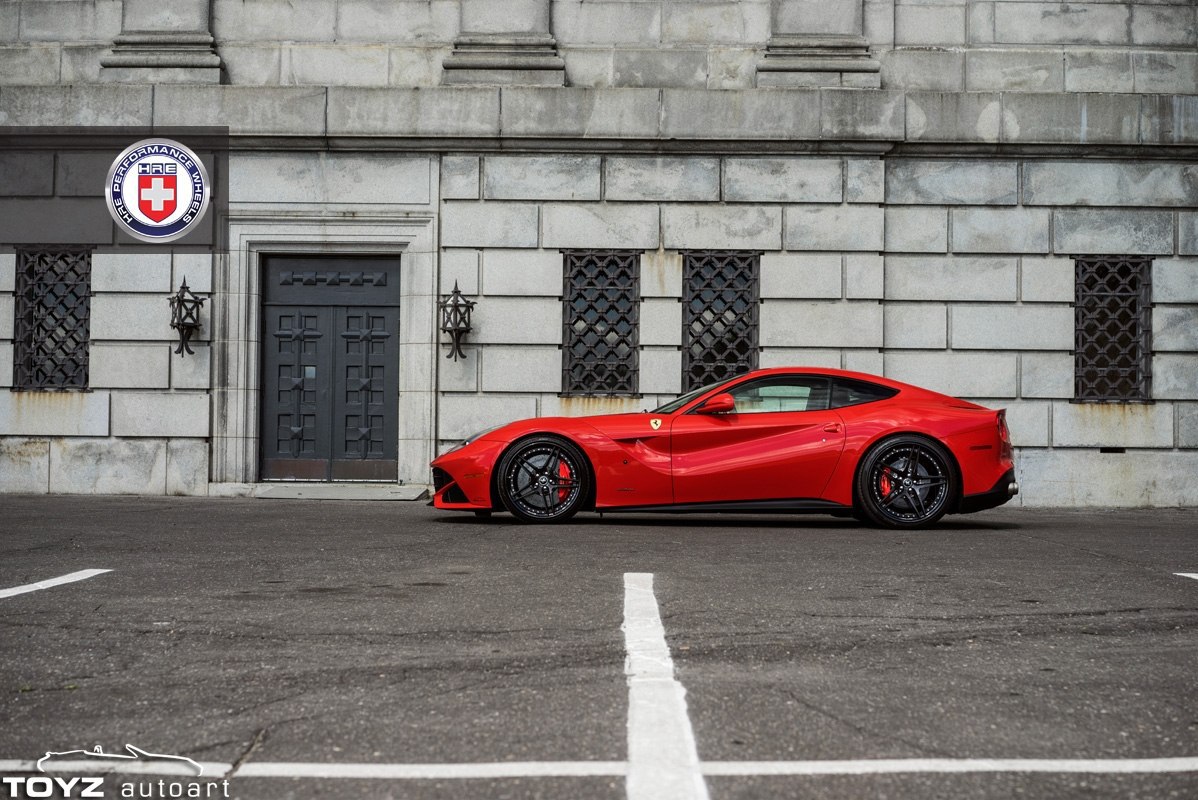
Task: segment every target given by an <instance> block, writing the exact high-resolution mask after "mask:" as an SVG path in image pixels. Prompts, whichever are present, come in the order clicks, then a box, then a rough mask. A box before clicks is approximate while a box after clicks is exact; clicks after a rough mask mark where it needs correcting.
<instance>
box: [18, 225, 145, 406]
mask: <svg viewBox="0 0 1198 800" xmlns="http://www.w3.org/2000/svg"><path fill="white" fill-rule="evenodd" d="M16 289H17V296H16V309H15V311H16V313H15V317H16V325H15V342H14V344H15V353H14V358H13V372H14V375H13V388H14V389H33V390H47V389H86V388H87V371H88V329H89V326H90V322H91V319H90V318H91V251H90V250H85V249H81V248H65V247H59V248H54V249H42V250H21V251H18V253H17V282H16ZM164 313H165V312H164Z"/></svg>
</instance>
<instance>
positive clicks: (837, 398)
mask: <svg viewBox="0 0 1198 800" xmlns="http://www.w3.org/2000/svg"><path fill="white" fill-rule="evenodd" d="M896 394H898V389H891V388H889V387H886V386H879V385H878V384H876V383H867V382H865V381H855V380H852V379H849V378H836V379H834V380H833V381H832V408H845V407H846V406H859V405H861V404H862V403H872V402H874V401H875V400H885V399H886V398H888V397H894V396H895V395H896Z"/></svg>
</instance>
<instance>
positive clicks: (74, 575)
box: [0, 569, 112, 599]
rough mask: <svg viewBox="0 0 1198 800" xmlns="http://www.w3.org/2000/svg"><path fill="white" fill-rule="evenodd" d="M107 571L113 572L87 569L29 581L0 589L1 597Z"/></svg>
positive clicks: (80, 579)
mask: <svg viewBox="0 0 1198 800" xmlns="http://www.w3.org/2000/svg"><path fill="white" fill-rule="evenodd" d="M105 572H112V570H110V569H85V570H80V571H79V572H72V573H71V574H69V575H63V576H61V577H58V578H51V579H50V580H47V581H39V582H38V583H27V584H25V585H24V586H14V587H12V588H11V589H0V599H2V598H5V597H12V596H14V595H18V594H25V593H26V592H36V591H38V590H40V589H49V588H50V587H51V586H61V585H62V584H64V583H74V582H75V581H85V580H87V579H88V578H94V577H96V576H97V575H103V574H104V573H105Z"/></svg>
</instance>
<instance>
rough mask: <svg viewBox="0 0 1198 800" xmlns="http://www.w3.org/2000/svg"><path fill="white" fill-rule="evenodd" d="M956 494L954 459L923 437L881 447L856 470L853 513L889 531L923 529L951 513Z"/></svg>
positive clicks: (901, 438)
mask: <svg viewBox="0 0 1198 800" xmlns="http://www.w3.org/2000/svg"><path fill="white" fill-rule="evenodd" d="M956 492H957V478H956V473H955V472H954V469H953V465H952V459H951V457H950V456H949V455H948V453H947V452H946V451H945V449H944V448H943V447H942V446H941V445H939V444H938V443H936V442H933V441H931V440H930V439H925V438H923V437H921V436H897V437H894V438H892V439H887V440H885V441H883V442H880V443H879V444H877V445H876V446H875V447H874V448H873V449H872V450H870V451H869V453H868V454H866V456H865V458H863V459H862V460H861V465H860V466H859V467H858V468H857V482H856V488H855V494H856V503H855V508H856V509H857V510H859V511H861V512H862V513H863V514H864V515H865V516H866V517H868V518H869V519H870V520H871V521H872V522H875V523H877V524H878V525H881V526H883V527H887V528H923V527H927V526H929V525H932V524H934V523H935V522H936V521H937V520H939V519H940V518H941V517H943V516H944V515H945V514H946V513H947V512H948V509H949V506H950V504H951V501H952V499H953V498H954V497H955V496H956Z"/></svg>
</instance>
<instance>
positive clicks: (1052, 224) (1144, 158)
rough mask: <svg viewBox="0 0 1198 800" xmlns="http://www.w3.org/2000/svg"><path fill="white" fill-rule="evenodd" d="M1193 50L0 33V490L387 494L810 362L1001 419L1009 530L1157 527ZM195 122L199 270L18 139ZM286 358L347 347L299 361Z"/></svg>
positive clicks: (1184, 428)
mask: <svg viewBox="0 0 1198 800" xmlns="http://www.w3.org/2000/svg"><path fill="white" fill-rule="evenodd" d="M1196 15H1198V10H1196V7H1195V4H1194V3H1193V2H1191V0H1153V1H1152V2H1111V1H1109V0H1095V1H1093V2H1086V1H1085V0H1082V1H1080V2H1070V3H1067V4H1063V3H1047V2H1030V1H1028V0H909V1H908V2H904V0H305V2H304V3H303V4H294V3H290V2H285V1H284V0H178V2H172V3H161V2H155V0H123V2H122V0H5V1H4V2H0V248H2V249H0V387H3V388H0V491H9V492H51V493H54V492H73V493H149V494H160V493H166V494H200V495H203V494H238V493H259V494H262V493H270V492H272V491H278V490H280V487H281V486H288V485H293V484H294V483H295V482H296V481H313V480H314V481H330V482H331V483H332V484H333V486H332V488H331V489H329V490H328V491H331V492H333V493H334V494H335V493H336V492H337V491H338V490H339V485H340V481H359V480H363V479H370V480H377V481H381V482H382V485H384V486H389V487H395V486H397V485H399V484H402V485H403V486H404V487H417V488H420V487H423V486H424V485H425V484H426V483H427V481H428V468H427V464H428V461H429V460H430V458H431V457H432V456H433V455H434V454H435V453H436V452H437V451H438V450H439V449H442V448H444V447H446V446H448V445H449V444H451V443H453V442H454V441H455V440H459V439H461V438H462V437H464V436H467V435H469V434H471V433H472V432H474V431H476V430H478V429H482V428H486V427H489V426H491V425H494V424H497V423H501V422H504V421H507V420H511V419H515V418H520V417H527V416H534V415H553V414H567V415H573V414H582V413H593V412H600V411H611V410H637V409H640V408H642V407H652V406H653V405H655V404H657V403H658V402H659V401H664V399H665V398H667V397H670V396H672V395H675V394H677V393H679V392H681V391H683V390H685V389H686V388H687V387H689V386H691V385H692V384H693V383H694V382H695V381H696V380H699V378H700V377H701V376H702V375H705V374H707V375H710V374H715V373H713V372H712V370H716V371H717V372H718V370H720V369H724V370H727V369H738V368H744V367H748V366H753V365H760V366H773V365H784V364H808V365H824V366H835V367H845V368H848V369H854V370H861V371H864V372H872V373H878V374H884V375H887V376H890V377H893V378H897V379H899V380H904V381H909V382H913V383H917V384H920V385H923V386H927V387H929V388H934V389H938V390H942V391H945V392H948V393H951V394H955V395H958V396H961V397H966V398H970V399H975V400H978V401H980V402H983V403H986V404H989V405H993V406H996V407H1006V408H1007V409H1008V417H1009V420H1010V427H1011V429H1012V433H1013V436H1014V439H1015V443H1016V445H1017V447H1018V464H1019V471H1020V475H1019V478H1020V483H1021V485H1022V487H1023V490H1022V494H1021V495H1020V497H1019V498H1018V501H1019V502H1022V503H1024V504H1029V505H1066V506H1068V505H1193V504H1196V503H1198V482H1196V481H1194V480H1193V476H1194V475H1195V474H1198V162H1196V161H1195V158H1194V156H1195V152H1196V146H1198V16H1196ZM203 126H219V127H224V128H228V130H229V145H228V152H227V161H226V162H223V164H224V169H223V171H218V175H217V180H218V181H220V182H223V187H224V190H225V191H226V192H227V203H226V204H225V205H224V206H223V207H222V208H221V209H220V210H219V212H214V214H213V221H212V224H213V226H214V227H215V229H216V233H217V234H218V235H217V238H218V239H219V240H221V242H222V246H221V247H220V248H218V251H217V252H216V253H214V254H213V253H210V252H208V251H206V250H204V249H203V248H196V247H189V246H188V244H187V240H186V239H184V240H181V243H180V246H178V247H174V248H166V249H162V248H159V249H147V248H145V247H140V246H138V245H137V244H136V243H134V242H132V240H124V239H122V238H121V237H120V236H114V232H113V228H112V227H111V225H110V224H109V222H106V219H107V213H106V211H105V210H104V206H103V199H102V194H103V189H102V186H103V184H102V182H103V177H104V169H106V167H107V163H111V159H112V158H115V156H116V154H117V152H119V150H120V149H121V147H114V148H113V149H111V151H110V152H108V153H107V154H106V155H104V156H103V157H100V156H96V155H95V154H92V155H90V156H88V157H87V158H83V157H80V156H78V154H74V153H72V152H70V151H69V150H67V149H64V148H62V147H61V146H59V145H56V144H55V143H54V142H55V139H54V137H55V135H57V133H58V132H62V131H70V132H72V133H74V134H78V133H79V132H82V133H84V134H87V133H88V132H94V134H95V137H96V141H101V140H102V139H103V137H104V136H109V135H113V131H114V130H133V131H152V130H154V129H155V128H159V129H161V128H169V129H180V130H186V129H188V128H191V127H203ZM104 141H106V140H104ZM131 141H133V139H129V142H131ZM30 209H32V210H33V212H36V213H35V216H36V218H37V219H40V220H44V221H45V222H44V224H41V223H39V224H33V225H30V224H29V223H28V222H27V221H25V222H22V223H21V224H17V223H15V222H13V220H17V219H22V220H28V217H29V214H30V213H31V211H30ZM6 220H7V221H6ZM64 254H65V255H64ZM80 254H82V255H80ZM38 259H41V261H38ZM64 259H66V260H64ZM71 259H74V260H73V261H72V260H71ZM68 261H70V263H67V262H68ZM43 262H44V263H51V262H53V263H54V264H57V265H58V266H57V267H54V268H55V269H62V270H67V271H68V272H69V271H70V270H72V269H73V270H75V272H72V273H71V274H72V275H73V276H74V278H73V280H75V281H76V284H77V285H76V286H75V288H74V289H73V290H72V291H75V292H76V293H77V294H80V295H81V296H86V298H87V302H86V303H83V302H82V301H79V299H78V298H76V300H77V301H78V302H75V304H74V305H73V306H72V308H71V309H69V310H70V313H71V314H72V315H74V316H73V317H72V318H73V319H75V320H76V321H77V322H79V321H80V320H82V322H84V323H86V328H81V329H80V330H83V331H84V332H83V333H82V334H79V336H80V338H81V339H82V345H81V349H80V350H79V354H78V355H77V357H76V360H77V361H78V360H82V361H83V364H84V366H85V367H86V369H85V372H86V375H85V378H84V379H83V384H82V385H69V382H68V385H63V386H55V385H51V386H45V385H33V384H31V383H30V377H29V369H28V365H27V364H26V361H23V359H25V360H27V359H28V358H29V353H30V351H31V348H34V347H35V345H37V344H38V342H31V341H29V337H30V336H37V335H39V334H36V333H30V331H31V330H32V328H31V327H30V324H29V323H28V319H27V318H26V317H27V316H28V315H29V314H31V313H32V312H31V311H30V310H29V309H30V306H29V301H28V299H27V298H26V299H24V300H23V299H22V296H23V295H22V293H23V292H28V291H30V287H32V286H33V285H34V284H35V283H36V282H37V280H38V279H39V278H38V275H39V274H41V273H38V272H37V270H38V269H42V267H37V266H36V264H38V263H43ZM64 274H66V273H64ZM184 277H186V279H187V281H188V283H189V285H190V287H191V288H192V289H193V290H195V291H196V292H197V293H199V294H201V295H202V296H204V297H205V298H206V299H207V302H206V304H205V307H204V322H205V325H204V328H203V329H202V331H201V333H200V335H199V337H198V339H199V340H200V341H199V343H198V345H197V346H196V348H195V349H196V355H195V356H194V357H191V356H189V357H186V358H184V357H180V356H177V355H175V354H174V353H173V346H174V334H173V333H172V331H171V330H170V328H169V325H168V323H169V313H168V310H167V305H166V301H165V298H166V297H167V295H168V294H170V293H171V292H173V291H175V290H176V289H177V288H178V287H179V285H180V283H181V282H182V280H183V278H184ZM455 284H456V285H457V286H458V287H459V288H460V289H461V291H462V292H463V293H464V294H465V295H466V297H468V298H469V299H471V300H473V301H475V302H476V303H477V306H476V307H475V309H474V314H473V330H472V332H471V333H470V334H469V335H468V336H467V338H466V347H465V353H466V357H465V358H464V359H460V360H456V361H455V360H452V359H447V358H445V355H446V352H447V348H446V345H445V344H444V342H443V341H442V337H441V335H440V333H439V332H438V317H437V301H438V299H439V298H440V297H441V296H443V295H444V294H446V293H448V292H449V291H451V290H452V288H453V287H454V286H455ZM304 287H307V288H304ZM43 289H44V287H43ZM38 291H42V289H38ZM1096 298H1097V299H1096ZM1112 298H1114V299H1112ZM1108 301H1109V302H1108ZM1095 303H1097V305H1095ZM1104 303H1106V304H1105V305H1104ZM1111 303H1113V305H1111ZM60 308H61V304H60ZM713 308H714V309H716V310H717V312H718V313H715V314H713V313H712V309H713ZM596 320H600V321H601V322H600V323H596ZM603 320H606V321H603ZM596 324H598V325H599V327H598V328H596V327H595V326H596ZM376 326H377V327H376ZM588 326H589V327H588ZM306 330H318V331H320V335H321V336H327V339H329V340H334V339H335V340H336V341H338V342H342V343H344V342H350V341H351V340H352V342H353V346H352V347H351V346H350V345H349V344H345V347H344V348H343V349H341V350H336V348H334V349H333V350H336V352H334V351H333V350H329V351H328V352H325V351H320V352H317V351H316V350H313V351H312V352H313V353H314V355H313V356H312V358H313V359H316V360H315V361H311V362H309V361H305V360H304V357H303V356H302V353H303V352H306V351H303V347H304V346H306V345H303V344H302V342H305V341H307V340H305V339H304V334H303V331H306ZM281 331H285V332H287V335H286V336H283V335H282V334H281V333H280V332H281ZM362 331H366V332H367V333H370V332H372V331H376V332H378V331H381V332H382V333H380V335H379V336H377V337H374V338H371V336H370V335H366V336H363V335H362ZM297 332H298V333H297ZM351 334H352V335H351ZM41 335H44V333H43V334H41ZM347 337H348V338H347ZM354 337H356V338H354ZM721 337H723V339H721ZM728 337H731V339H729V338H728ZM284 340H286V341H287V342H291V343H293V344H294V343H296V342H300V343H301V344H297V345H295V346H296V347H297V348H299V349H295V350H287V349H286V348H284V347H283V345H281V344H280V342H283V341H284ZM376 340H377V341H376ZM713 342H715V344H714V345H713ZM42 344H45V342H42ZM51 344H53V343H51ZM290 346H291V345H288V347H290ZM313 347H314V348H315V347H316V345H313ZM354 348H356V349H354ZM317 349H318V348H317ZM296 353H299V354H300V355H298V356H296V357H295V358H294V359H292V360H290V361H289V360H288V359H290V358H291V357H292V355H294V354H296ZM289 354H290V355H289ZM322 359H323V360H322ZM22 364H26V366H25V367H22ZM596 364H598V367H596ZM76 367H78V364H76ZM705 370H706V372H705ZM1095 370H1097V372H1095ZM1116 373H1117V374H1116ZM81 374H83V373H80V372H79V371H78V370H76V372H75V373H74V380H76V381H78V380H80V375H81ZM1095 374H1097V375H1099V376H1100V377H1099V378H1098V379H1097V381H1096V380H1095V379H1094V375H1095ZM613 376H614V377H613ZM1079 376H1080V377H1079ZM1104 376H1105V377H1104ZM1111 376H1115V377H1111ZM288 381H291V382H292V383H288ZM322 381H324V382H323V383H322ZM34 384H36V381H35V382H34ZM289 387H290V388H289ZM48 389H49V390H48ZM305 392H307V393H311V394H312V397H311V398H308V399H307V400H305V399H304V398H305V395H304V394H303V393H305ZM326 395H327V396H326ZM337 397H341V398H342V399H341V400H337V399H336V398H337ZM330 398H332V399H330ZM309 400H310V401H311V403H310V407H309V405H305V406H303V408H304V409H306V410H305V411H303V412H302V413H301V412H300V411H298V410H296V409H299V408H300V406H301V405H302V404H303V403H307V402H308V401H309ZM1096 400H1097V401H1102V402H1090V401H1096ZM353 403H358V404H359V406H353V405H352V404H353ZM339 404H340V405H339ZM346 404H349V405H346ZM351 406H352V407H351ZM355 408H356V409H357V410H354V409H355ZM313 409H315V410H314V411H313ZM347 409H349V410H347ZM308 411H312V413H311V414H308ZM292 412H294V414H293V415H292V416H289V414H290V413H292ZM351 413H352V415H353V416H352V419H350V417H348V416H347V414H351ZM305 414H307V417H308V418H305V416H304V415H305ZM351 434H352V435H351ZM309 445H310V446H309ZM288 448H292V449H291V450H290V451H289V452H290V453H291V456H292V457H294V459H293V460H294V461H295V462H296V463H290V462H288V457H287V452H288ZM297 448H298V449H297ZM305 448H306V449H305ZM300 450H303V451H304V453H306V455H305V456H304V457H303V458H300V457H299V456H298V455H297V454H299V453H300ZM354 453H359V454H360V455H361V456H362V458H363V459H364V460H367V461H379V462H381V466H380V465H379V464H375V465H370V466H372V467H374V468H376V469H374V471H373V472H371V471H370V470H366V471H365V472H364V471H362V470H361V469H360V466H361V465H354V464H350V463H348V462H350V461H353V460H354ZM280 454H282V457H281V458H280ZM280 461H281V462H282V463H278V462H280ZM299 462H303V463H299ZM267 479H271V480H267ZM274 479H278V481H280V482H275V480H274ZM303 485H307V484H303ZM353 485H354V486H358V485H359V484H357V483H354V484H353Z"/></svg>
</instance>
